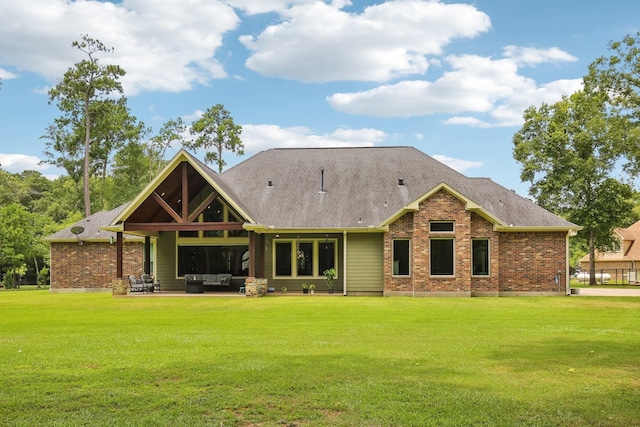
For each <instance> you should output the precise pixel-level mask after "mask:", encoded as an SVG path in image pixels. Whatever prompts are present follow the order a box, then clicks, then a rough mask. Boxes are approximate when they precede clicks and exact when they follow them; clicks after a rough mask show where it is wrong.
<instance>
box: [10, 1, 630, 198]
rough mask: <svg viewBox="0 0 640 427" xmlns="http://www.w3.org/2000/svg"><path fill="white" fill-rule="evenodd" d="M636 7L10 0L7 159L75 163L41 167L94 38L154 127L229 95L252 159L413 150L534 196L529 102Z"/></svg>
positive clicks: (592, 51) (603, 42)
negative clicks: (519, 139)
mask: <svg viewBox="0 0 640 427" xmlns="http://www.w3.org/2000/svg"><path fill="white" fill-rule="evenodd" d="M638 16H640V2H637V1H636V0H609V1H607V2H604V1H584V0H555V1H549V0H476V1H462V0H461V1H421V0H396V1H383V0H367V1H365V0H353V1H347V0H333V1H331V0H325V1H320V0H224V1H222V0H163V1H161V2H158V1H156V0H123V1H111V2H110V1H106V0H103V1H69V0H30V1H29V2H25V1H23V0H3V1H2V2H0V78H1V79H2V87H1V89H0V164H1V165H2V168H3V169H5V170H8V171H10V172H19V171H21V170H25V169H36V170H39V171H40V172H41V173H43V174H44V175H47V176H50V177H55V176H58V175H60V174H62V173H63V172H62V171H60V170H57V169H55V168H53V167H49V166H46V165H39V164H38V162H39V161H40V160H41V159H42V158H43V154H42V152H43V150H44V141H43V140H42V139H41V138H40V137H41V136H42V135H43V134H44V133H45V129H46V127H47V126H48V125H49V124H51V123H52V122H53V119H54V118H55V117H58V116H59V115H60V112H59V110H58V109H57V108H56V106H55V105H49V104H48V102H47V101H48V98H47V90H48V89H49V88H50V87H52V86H53V85H55V83H56V81H57V79H59V78H61V77H62V75H63V74H64V72H65V71H66V69H67V68H68V67H70V66H72V65H73V64H74V63H75V62H78V61H80V60H81V59H83V57H82V56H81V55H80V54H79V52H77V51H76V50H74V49H73V48H71V42H72V41H74V40H79V39H80V35H81V34H89V35H90V36H91V37H93V38H97V39H99V40H101V41H102V42H103V43H104V44H105V45H107V46H112V47H113V48H114V49H115V52H114V53H112V54H109V55H103V56H101V57H100V61H101V63H103V64H107V63H114V64H118V65H120V66H121V67H123V68H124V69H125V70H126V71H127V75H126V76H125V78H124V79H123V80H122V82H123V84H124V87H125V95H126V96H127V98H128V101H129V107H130V108H131V111H132V113H133V114H134V115H135V116H136V117H137V118H138V119H139V120H142V121H143V122H145V124H146V125H147V126H149V127H151V128H152V129H153V130H154V132H157V131H158V130H159V128H160V126H162V124H163V123H164V122H166V121H167V120H169V119H175V118H177V117H183V118H184V119H185V121H186V122H187V123H190V122H191V121H192V120H194V119H196V118H197V117H199V115H200V114H202V112H203V111H204V110H206V109H207V108H209V107H211V106H213V105H215V104H223V105H224V106H225V107H226V108H227V109H228V110H229V111H230V113H231V115H232V117H233V118H234V120H235V122H236V123H237V124H240V125H242V126H243V133H242V139H243V141H244V144H245V151H246V155H245V157H244V158H246V157H248V156H250V155H252V154H255V153H257V152H259V151H262V150H265V149H268V148H274V147H332V146H395V145H408V146H415V147H417V148H419V149H420V150H422V151H423V152H425V153H427V154H429V155H431V156H434V157H435V158H437V159H438V160H440V161H442V162H444V163H446V164H448V165H449V166H451V167H453V168H455V169H457V170H459V171H460V172H462V173H464V174H466V175H468V176H482V177H489V178H491V179H493V180H494V181H496V182H497V183H499V184H501V185H503V186H505V187H507V188H510V189H513V190H515V191H517V192H518V193H519V194H521V195H527V191H528V185H527V184H526V183H521V182H520V179H519V175H520V167H519V165H518V164H517V163H516V162H515V161H514V160H513V157H512V137H513V134H514V133H515V132H516V131H517V130H518V129H519V127H520V126H521V124H522V113H523V111H524V109H525V108H526V107H528V106H530V105H536V106H537V105H540V104H541V103H542V102H548V103H549V102H555V101H556V100H558V99H560V97H561V96H562V95H563V94H569V93H572V92H574V91H575V90H577V89H579V88H580V81H581V78H582V76H583V75H584V74H586V72H587V67H588V65H589V64H590V63H591V62H592V61H593V60H594V59H596V58H597V57H598V56H601V55H607V54H608V48H607V46H608V43H609V42H610V41H615V40H620V39H622V38H623V37H624V36H625V35H627V34H635V33H636V32H638V31H639V30H640V21H639V20H638ZM177 148H178V147H175V148H173V149H172V150H171V151H170V152H168V153H167V156H168V157H171V156H172V155H173V154H174V153H175V152H176V151H177ZM195 154H196V155H199V156H200V157H201V158H202V157H203V155H202V153H195ZM242 159H243V158H241V157H237V156H235V155H232V154H227V155H226V156H225V160H226V161H227V163H228V165H229V166H232V165H233V164H236V163H238V162H239V161H242ZM229 166H228V167H229Z"/></svg>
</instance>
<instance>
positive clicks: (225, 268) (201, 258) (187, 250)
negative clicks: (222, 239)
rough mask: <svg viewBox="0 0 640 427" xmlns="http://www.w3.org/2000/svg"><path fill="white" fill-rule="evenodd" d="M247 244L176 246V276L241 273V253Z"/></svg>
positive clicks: (237, 274)
mask: <svg viewBox="0 0 640 427" xmlns="http://www.w3.org/2000/svg"><path fill="white" fill-rule="evenodd" d="M248 249H249V246H247V245H236V246H178V277H183V276H184V275H185V274H217V273H231V274H233V275H234V276H241V275H242V254H244V253H245V252H246V251H247V250H248Z"/></svg>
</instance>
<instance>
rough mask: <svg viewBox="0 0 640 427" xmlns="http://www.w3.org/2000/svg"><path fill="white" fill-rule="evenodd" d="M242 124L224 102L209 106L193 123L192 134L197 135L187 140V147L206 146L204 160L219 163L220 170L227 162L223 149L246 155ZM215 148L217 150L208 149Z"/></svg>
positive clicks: (220, 170)
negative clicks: (236, 121) (241, 135)
mask: <svg viewBox="0 0 640 427" xmlns="http://www.w3.org/2000/svg"><path fill="white" fill-rule="evenodd" d="M241 133H242V126H239V125H236V124H235V123H233V119H232V118H231V115H230V114H229V111H227V110H226V109H225V108H224V106H223V105H222V104H217V105H214V106H213V107H211V108H209V109H208V110H207V111H206V112H205V113H204V114H203V115H202V117H201V118H200V119H198V120H197V121H195V122H193V123H192V124H191V134H192V135H194V136H195V137H196V139H195V140H194V141H192V142H187V143H186V144H185V146H186V147H188V148H191V149H200V148H204V149H205V150H207V151H206V152H205V157H204V160H205V162H207V163H217V164H218V172H222V168H223V167H224V165H226V162H225V161H224V160H223V159H222V152H223V151H230V152H232V153H236V154H237V155H239V156H242V155H244V144H243V143H242V140H241V139H240V134H241ZM210 149H214V150H215V151H208V150H210Z"/></svg>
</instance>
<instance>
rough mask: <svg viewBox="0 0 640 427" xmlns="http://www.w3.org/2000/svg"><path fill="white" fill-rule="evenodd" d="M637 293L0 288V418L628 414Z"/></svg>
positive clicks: (638, 342) (623, 418) (598, 419)
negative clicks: (283, 293)
mask: <svg viewBox="0 0 640 427" xmlns="http://www.w3.org/2000/svg"><path fill="white" fill-rule="evenodd" d="M639 360H640V298H628V297H627V298H606V297H602V298H600V297H590V298H572V297H557V298H556V297H548V298H533V297H528V298H449V299H444V298H440V299H409V298H366V297H333V298H330V297H320V296H287V297H278V296H269V297H266V298H256V299H251V298H209V297H205V298H181V297H166V298H164V297H163V298H145V297H143V296H136V297H121V298H113V297H111V295H108V294H107V295H105V294H81V295H79V294H50V293H48V292H46V291H32V292H2V293H0V420H2V421H0V424H2V425H8V426H14V425H20V426H33V425H52V426H53V425H60V426H62V425H64V426H67V425H91V426H107V425H108V426H113V425H131V426H151V425H194V426H196V425H198V426H199V425H211V426H429V425H433V426H467V425H491V426H493V425H502V426H518V425H520V426H583V425H598V426H632V425H640V363H638V361H639Z"/></svg>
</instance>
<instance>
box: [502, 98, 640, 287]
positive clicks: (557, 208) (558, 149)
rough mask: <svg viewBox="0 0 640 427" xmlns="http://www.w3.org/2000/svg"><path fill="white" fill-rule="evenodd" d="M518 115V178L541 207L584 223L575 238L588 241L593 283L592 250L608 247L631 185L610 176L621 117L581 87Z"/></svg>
mask: <svg viewBox="0 0 640 427" xmlns="http://www.w3.org/2000/svg"><path fill="white" fill-rule="evenodd" d="M524 119H525V123H524V125H523V127H522V128H521V129H520V130H519V131H518V132H517V133H516V134H515V135H514V137H513V142H514V145H515V147H514V151H513V155H514V158H515V159H516V160H517V161H518V162H520V163H521V164H522V171H521V175H520V177H521V179H522V181H528V182H530V183H531V184H532V185H531V188H530V190H529V193H530V194H531V195H532V196H533V197H535V199H536V200H537V202H538V203H539V204H540V205H541V206H543V207H545V208H547V209H549V210H551V211H553V212H556V213H557V214H559V215H562V216H564V217H565V218H567V219H568V220H569V221H572V222H574V223H576V224H579V225H582V226H583V227H584V229H583V230H582V231H581V232H580V234H579V236H581V237H582V238H584V239H585V241H586V242H588V247H589V255H590V269H589V270H590V282H591V284H595V250H596V249H600V250H606V249H608V248H612V247H613V245H614V244H615V241H614V240H613V238H612V234H613V233H612V232H613V228H614V227H617V226H620V225H622V224H625V223H626V222H627V221H628V219H629V218H630V215H631V214H632V208H633V203H632V201H631V197H632V188H631V186H630V185H628V184H625V183H623V182H621V181H620V180H617V179H614V178H612V176H613V175H614V172H615V169H616V162H617V161H618V160H619V159H620V156H621V152H620V147H621V146H622V145H624V144H625V142H626V137H627V136H626V126H625V121H624V120H620V119H619V118H617V117H610V116H608V115H607V97H606V96H604V95H603V94H599V93H586V92H583V91H580V92H576V93H575V94H573V95H571V96H570V97H564V98H563V99H562V100H561V101H559V102H557V103H555V104H553V105H547V104H543V105H542V106H541V107H540V108H535V107H530V108H528V109H527V110H526V112H525V114H524Z"/></svg>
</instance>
